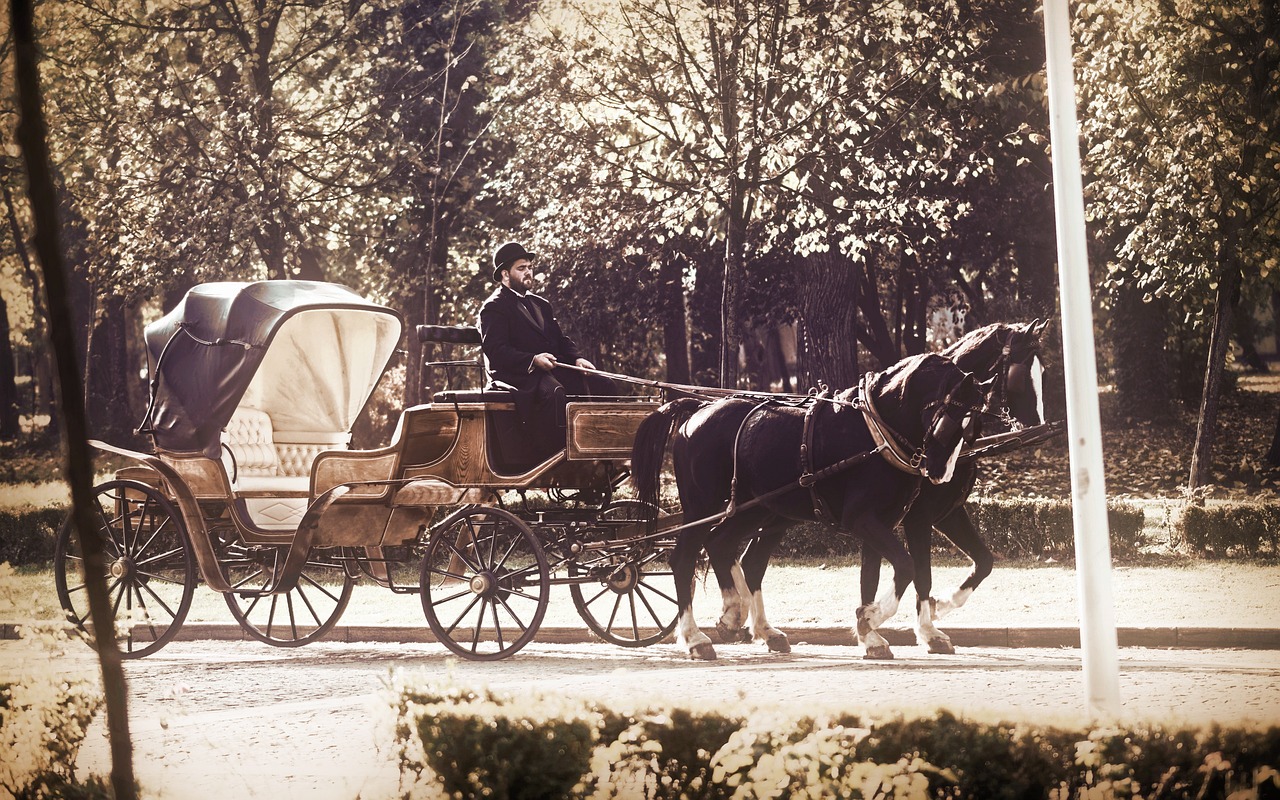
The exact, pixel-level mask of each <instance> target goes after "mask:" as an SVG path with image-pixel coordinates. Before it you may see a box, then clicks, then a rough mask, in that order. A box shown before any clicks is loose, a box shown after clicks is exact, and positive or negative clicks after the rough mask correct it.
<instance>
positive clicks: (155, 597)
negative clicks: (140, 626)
mask: <svg viewBox="0 0 1280 800" xmlns="http://www.w3.org/2000/svg"><path fill="white" fill-rule="evenodd" d="M143 589H146V590H147V594H149V595H151V598H152V599H153V600H155V601H156V602H157V603H159V604H160V607H161V608H163V609H164V610H165V613H167V614H168V615H169V616H170V617H177V616H178V615H177V614H176V613H175V612H174V610H173V609H172V608H169V604H168V603H166V602H165V601H164V598H162V597H161V596H160V595H158V594H156V592H155V589H152V588H151V587H150V586H148V585H147V584H145V583H142V584H139V585H138V601H139V602H141V601H142V590H143Z"/></svg>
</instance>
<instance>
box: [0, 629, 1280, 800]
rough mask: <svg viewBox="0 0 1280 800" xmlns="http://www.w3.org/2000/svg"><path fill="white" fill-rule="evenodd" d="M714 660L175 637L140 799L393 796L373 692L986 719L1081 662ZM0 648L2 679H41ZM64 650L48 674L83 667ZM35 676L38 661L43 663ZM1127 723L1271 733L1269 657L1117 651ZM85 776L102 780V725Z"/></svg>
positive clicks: (384, 727)
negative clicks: (422, 688)
mask: <svg viewBox="0 0 1280 800" xmlns="http://www.w3.org/2000/svg"><path fill="white" fill-rule="evenodd" d="M719 651H720V653H721V659H720V660H719V661H717V662H714V663H698V662H691V661H689V660H688V659H687V658H684V657H683V656H682V655H681V653H680V652H679V651H678V650H677V649H676V647H675V646H674V645H666V644H664V645H658V646H655V647H651V648H647V649H643V650H625V649H622V648H616V647H612V646H609V645H604V644H587V645H552V644H534V645H531V646H529V647H528V648H526V649H525V650H524V651H522V652H521V653H519V654H518V655H516V656H515V657H514V658H511V659H508V660H505V661H500V662H494V663H472V662H459V661H456V660H455V659H453V658H451V657H448V656H447V654H446V651H445V650H444V648H443V647H441V646H439V645H434V644H379V643H328V642H321V643H317V644H313V645H310V646H308V647H305V648H299V649H294V650H285V649H274V648H271V647H268V646H266V645H262V644H258V643H256V642H194V641H191V642H174V643H172V644H171V645H170V646H168V647H167V648H165V649H164V650H162V651H161V652H160V653H157V654H155V655H153V656H151V657H149V658H146V659H142V660H140V661H132V662H127V664H126V671H127V676H128V680H129V686H130V716H131V725H132V732H133V737H134V746H135V751H136V769H137V772H138V776H139V779H140V780H141V782H142V784H143V786H144V789H145V790H146V794H147V796H150V797H163V798H172V799H174V800H187V799H188V798H212V797H218V798H226V797H237V798H264V799H266V798H269V799H270V800H285V798H295V797H296V798H304V797H305V798H326V799H327V798H333V799H334V800H339V799H340V798H341V799H343V800H347V799H349V798H354V797H357V796H358V797H362V798H366V800H380V798H386V797H391V796H394V795H395V793H396V782H397V769H396V763H395V758H394V752H393V748H392V743H391V740H392V737H391V726H390V720H391V716H390V707H389V703H388V699H387V698H388V696H389V695H387V694H386V691H387V690H386V686H387V685H388V681H389V678H390V676H391V675H392V672H393V670H394V671H397V672H400V673H402V674H404V675H405V676H406V677H408V678H409V679H411V680H422V681H428V680H447V679H453V680H455V681H458V682H461V683H467V684H486V685H488V686H490V687H492V688H495V689H499V690H503V691H507V692H511V693H520V692H524V691H530V690H536V691H541V692H547V693H564V694H572V695H578V696H583V697H590V698H594V699H598V700H603V701H605V702H610V703H613V704H631V703H635V704H647V703H660V702H670V703H682V704H696V705H697V704H715V705H717V706H721V707H723V706H724V705H725V704H730V705H731V706H733V707H735V708H743V707H744V706H748V705H758V704H764V705H774V704H778V705H782V706H786V707H792V708H803V709H805V710H812V709H813V708H815V707H819V706H822V705H827V704H838V705H840V706H843V707H846V708H850V709H854V710H901V711H908V712H910V711H920V712H926V713H927V712H928V711H931V710H933V709H936V708H938V707H939V706H946V707H948V708H951V709H952V710H954V711H957V712H960V713H963V714H968V715H972V716H979V717H982V718H990V717H992V716H998V717H1001V718H1009V719H1015V720H1026V721H1035V722H1061V723H1063V724H1077V723H1081V722H1082V721H1083V720H1084V717H1085V715H1084V712H1083V711H1082V708H1083V706H1084V694H1085V692H1084V688H1083V678H1082V674H1081V662H1080V657H1081V652H1080V651H1079V650H1076V649H1016V648H1003V647H991V648H981V647H974V648H965V649H962V650H961V651H960V652H959V653H958V654H956V655H954V656H935V655H927V654H925V653H924V652H923V650H922V649H921V648H918V647H904V648H896V652H897V659H896V660H895V661H892V662H868V661H864V660H863V659H862V657H861V655H862V654H861V650H860V649H858V648H854V647H842V646H818V645H805V644H801V643H797V645H796V648H795V652H794V653H792V654H791V655H787V656H777V655H768V654H766V653H765V652H763V648H762V646H760V645H729V646H720V647H719ZM22 652H23V651H20V650H19V649H18V646H17V645H16V644H13V643H9V642H3V643H0V674H3V675H10V674H13V673H14V672H21V671H24V670H32V669H37V668H40V665H38V664H33V663H30V662H29V661H26V660H25V659H27V658H28V657H27V656H24V655H22V654H21V653H22ZM92 666H93V665H92V657H91V655H90V654H89V653H88V652H87V651H86V652H85V654H84V655H75V654H73V655H72V656H71V657H69V658H67V659H65V660H64V661H62V662H59V665H58V667H59V668H60V669H69V670H74V669H91V668H92ZM45 668H48V667H47V663H46V665H45ZM1120 687H1121V698H1122V703H1123V706H1124V708H1123V712H1122V715H1123V717H1125V718H1134V717H1137V718H1155V719H1160V720H1163V721H1186V722H1190V723H1203V722H1208V721H1210V720H1217V721H1222V722H1241V721H1250V720H1251V721H1255V722H1264V723H1271V724H1280V651H1241V650H1152V649H1139V648H1125V649H1122V650H1121V651H1120ZM79 767H80V769H81V770H82V771H88V772H106V770H107V769H108V756H107V748H106V743H105V739H104V737H103V734H102V730H101V724H100V723H97V724H95V725H94V727H93V728H92V729H91V731H90V737H89V739H88V740H87V742H86V744H85V747H84V749H83V751H82V753H81V758H80V762H79Z"/></svg>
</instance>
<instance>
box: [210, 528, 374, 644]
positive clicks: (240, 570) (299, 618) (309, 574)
mask: <svg viewBox="0 0 1280 800" xmlns="http://www.w3.org/2000/svg"><path fill="white" fill-rule="evenodd" d="M288 552H289V549H288V548H287V547H245V546H243V545H240V544H233V545H231V546H229V547H228V548H227V551H226V553H225V554H224V555H223V557H222V559H221V562H222V565H223V568H224V569H225V571H226V574H227V579H228V580H229V581H230V583H231V587H232V590H231V591H230V592H227V593H226V594H224V595H223V597H225V598H226V601H227V608H229V609H231V616H233V617H235V618H236V622H238V623H240V627H241V628H243V629H244V632H245V633H247V634H249V636H251V637H253V638H254V639H257V640H258V641H260V642H266V643H267V644H269V645H273V646H275V647H301V646H302V645H304V644H310V643H311V642H314V641H316V640H317V639H321V638H323V637H324V636H325V634H327V633H328V632H329V631H330V630H332V629H333V626H334V625H336V624H338V618H339V617H341V616H342V612H343V611H345V610H346V608H347V603H348V602H350V600H351V590H352V588H353V587H354V586H355V579H354V578H352V577H351V575H349V574H348V572H347V570H346V568H345V566H344V563H343V559H342V557H341V553H340V551H338V550H336V549H335V550H333V551H332V552H330V551H328V550H319V549H313V550H312V551H311V553H310V554H309V555H308V556H307V563H306V564H304V565H303V567H302V573H301V574H300V575H299V576H298V583H297V585H296V586H294V587H293V589H291V590H289V591H288V592H283V593H281V594H259V592H261V591H263V590H264V589H266V588H268V587H269V586H270V585H271V583H272V578H273V576H274V575H275V572H276V570H278V569H279V568H280V567H282V566H283V565H284V559H285V555H286V554H287V553H288Z"/></svg>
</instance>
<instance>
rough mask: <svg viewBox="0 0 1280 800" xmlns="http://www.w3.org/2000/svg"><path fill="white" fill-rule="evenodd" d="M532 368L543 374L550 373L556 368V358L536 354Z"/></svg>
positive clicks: (546, 354)
mask: <svg viewBox="0 0 1280 800" xmlns="http://www.w3.org/2000/svg"><path fill="white" fill-rule="evenodd" d="M533 366H535V367H537V368H538V369H540V370H542V371H543V372H550V371H551V370H553V369H555V368H556V357H555V356H553V355H551V354H550V353H538V354H537V355H536V356H534V357H533Z"/></svg>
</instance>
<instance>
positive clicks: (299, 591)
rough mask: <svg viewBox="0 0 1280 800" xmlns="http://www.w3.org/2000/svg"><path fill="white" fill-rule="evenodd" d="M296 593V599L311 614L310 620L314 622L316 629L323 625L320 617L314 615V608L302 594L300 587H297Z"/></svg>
mask: <svg viewBox="0 0 1280 800" xmlns="http://www.w3.org/2000/svg"><path fill="white" fill-rule="evenodd" d="M312 583H315V581H312ZM296 591H297V592H298V599H299V600H301V601H302V604H303V605H304V606H306V607H307V611H309V612H311V618H312V619H314V620H315V621H316V627H319V626H320V625H323V624H324V622H323V621H322V620H321V619H320V615H319V614H317V613H316V610H315V607H314V606H312V605H311V601H310V600H308V599H307V595H306V594H305V593H303V591H302V586H301V585H299V586H298V588H297V590H296Z"/></svg>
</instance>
